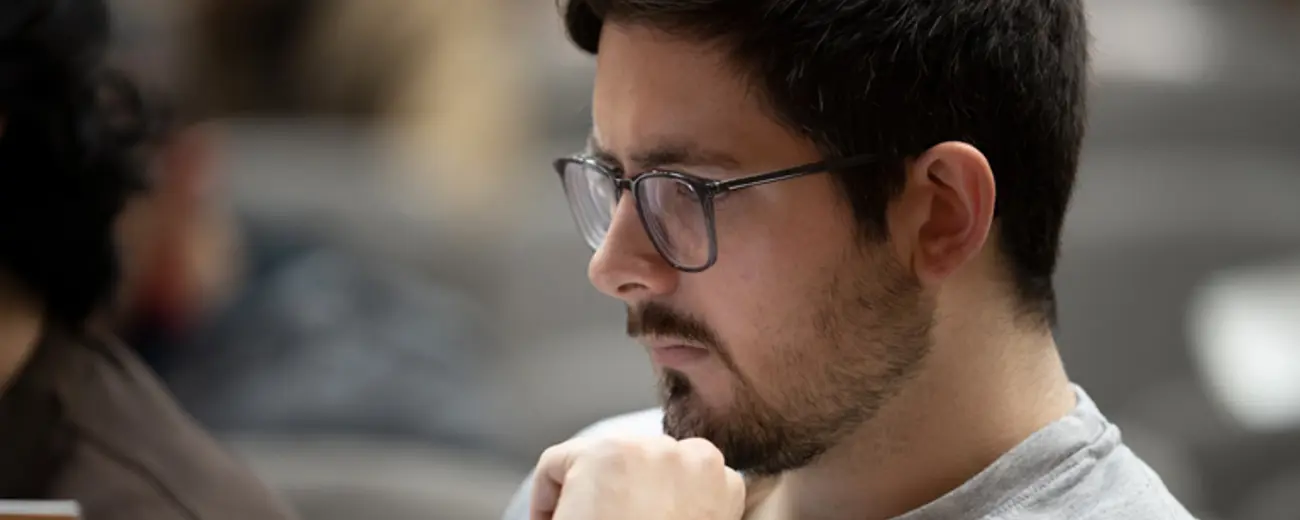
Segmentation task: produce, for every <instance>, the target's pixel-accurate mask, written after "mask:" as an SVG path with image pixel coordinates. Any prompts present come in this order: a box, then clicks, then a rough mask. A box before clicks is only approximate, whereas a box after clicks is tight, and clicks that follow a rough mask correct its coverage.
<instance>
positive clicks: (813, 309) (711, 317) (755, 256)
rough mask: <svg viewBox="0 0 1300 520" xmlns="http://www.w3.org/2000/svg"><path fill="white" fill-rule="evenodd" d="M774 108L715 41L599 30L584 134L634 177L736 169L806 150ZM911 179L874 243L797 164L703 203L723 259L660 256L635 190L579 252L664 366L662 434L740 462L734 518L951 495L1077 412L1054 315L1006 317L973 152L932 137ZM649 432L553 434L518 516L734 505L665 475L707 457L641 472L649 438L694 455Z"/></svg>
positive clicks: (980, 166)
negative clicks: (741, 509)
mask: <svg viewBox="0 0 1300 520" xmlns="http://www.w3.org/2000/svg"><path fill="white" fill-rule="evenodd" d="M669 72H671V73H669ZM769 114H770V111H769V110H767V109H766V107H764V106H763V104H762V102H761V100H760V99H758V98H756V97H755V96H754V89H753V88H751V86H750V85H748V84H747V83H746V82H745V80H744V78H743V77H742V76H740V75H738V74H737V73H736V72H735V68H734V67H731V66H730V65H729V63H728V62H727V61H726V56H725V54H724V53H723V52H722V50H721V49H719V48H716V47H714V46H710V45H707V44H702V43H699V42H696V41H691V40H688V39H682V38H680V37H676V36H670V35H667V34H665V33H662V32H659V31H657V30H655V29H653V28H648V27H642V26H630V25H620V24H616V23H607V24H606V26H605V28H604V30H603V32H602V36H601V42H600V53H599V55H598V57H597V75H596V83H595V88H594V92H593V135H592V141H593V145H594V148H596V149H597V150H595V151H598V152H600V154H601V155H604V156H607V158H609V159H612V160H614V161H616V162H617V163H618V166H620V167H621V168H622V169H623V170H624V171H626V172H631V175H635V172H642V171H645V170H647V169H651V168H666V169H672V170H676V171H683V172H688V173H691V174H695V175H699V176H704V177H709V178H733V177H740V176H745V175H752V174H756V173H763V172H767V171H772V170H777V169H781V168H786V167H790V166H794V165H800V164H806V163H812V162H816V161H818V160H820V159H822V157H821V156H820V155H819V154H818V152H817V150H816V148H815V146H814V144H813V143H812V142H810V141H808V140H807V139H804V138H803V137H801V136H799V135H797V134H795V133H793V132H791V131H790V130H789V129H787V128H785V127H784V126H782V125H781V124H779V123H778V122H776V121H775V120H773V119H772V118H771V117H770V116H769ZM906 175H907V179H906V185H905V187H904V190H903V192H902V193H901V194H900V195H898V196H897V197H895V199H894V200H892V201H891V202H890V204H889V207H888V209H887V216H888V231H889V236H888V239H887V240H870V239H867V238H865V237H863V235H862V233H861V231H860V228H859V227H857V226H856V225H855V223H854V221H853V217H852V214H851V212H850V208H849V207H848V204H847V201H846V200H845V198H844V196H843V195H842V194H841V193H840V192H839V186H838V185H837V184H836V183H835V182H834V179H833V178H832V177H831V176H829V175H811V176H806V177H801V178H798V179H794V180H789V181H784V182H780V183H774V184H769V185H764V186H759V187H755V188H751V189H747V190H744V191H741V192H736V193H733V194H730V195H728V196H727V198H725V199H723V200H720V201H719V203H718V208H717V233H718V261H717V263H716V264H715V265H714V266H712V267H711V268H710V269H708V270H706V271H703V272H701V273H694V274H687V273H682V272H680V271H677V270H675V269H673V268H672V267H671V266H670V265H669V264H668V263H667V262H665V261H664V259H663V258H661V257H660V256H659V254H658V253H657V252H656V250H655V248H654V246H653V244H652V243H651V241H650V240H649V237H648V236H647V235H646V233H645V231H644V229H643V227H642V225H641V222H640V221H639V219H638V216H637V213H636V209H635V206H634V204H633V203H632V200H631V198H630V197H624V198H623V199H622V202H621V203H620V204H619V205H618V206H617V207H616V209H615V214H614V219H613V224H612V226H611V229H610V231H609V234H608V237H607V238H606V241H605V243H604V244H603V245H602V246H601V248H600V249H599V250H598V251H597V252H596V254H595V255H594V257H593V258H592V261H591V265H590V268H589V276H590V278H591V281H592V283H593V284H594V285H595V286H596V287H597V288H598V289H600V290H601V291H602V292H604V293H605V294H608V295H609V296H611V297H614V298H617V299H619V300H621V301H623V302H624V303H625V304H626V305H627V306H628V308H629V319H630V320H631V321H632V323H631V324H630V325H629V329H630V330H631V332H634V333H637V334H636V335H637V336H638V339H639V340H641V341H642V343H643V344H645V346H646V347H647V350H648V351H649V353H650V356H651V359H652V360H653V361H654V365H655V370H656V371H657V372H658V373H659V374H660V375H661V379H662V381H663V382H664V389H663V390H664V398H665V403H664V405H665V415H666V420H665V428H666V430H667V433H669V434H670V435H672V436H673V437H677V438H691V437H702V438H704V439H706V440H708V441H710V443H711V444H713V445H714V446H716V447H717V449H718V450H719V452H720V453H721V454H722V455H724V457H725V459H726V462H727V463H728V465H730V466H732V467H733V468H736V469H741V470H745V471H746V475H747V477H750V482H749V483H750V488H749V494H748V497H747V499H746V503H747V504H748V507H747V512H746V513H745V514H746V515H747V517H748V518H752V519H760V520H767V519H786V518H800V519H826V520H835V519H839V518H844V519H849V518H852V519H856V520H862V519H874V518H880V519H884V518H891V517H894V516H897V515H899V514H902V513H905V512H907V511H910V510H912V509H915V508H917V507H920V506H922V505H924V504H926V503H928V502H930V501H932V500H934V499H936V498H938V497H940V496H942V495H943V494H944V493H946V492H948V491H950V490H952V489H954V488H956V487H957V486H959V485H960V484H961V483H962V482H965V481H966V480H968V479H969V478H971V477H972V476H974V475H975V474H976V473H978V472H979V471H980V470H981V469H983V468H985V467H987V466H988V465H989V464H990V463H992V462H993V461H994V460H996V459H997V458H998V457H999V456H1001V455H1002V454H1003V453H1005V452H1007V451H1008V450H1010V449H1011V448H1012V447H1014V446H1015V445H1016V444H1018V443H1019V442H1020V441H1022V440H1024V439H1025V438H1026V437H1028V436H1029V435H1030V434H1031V433H1033V432H1034V431H1037V430H1039V429H1041V428H1042V427H1044V426H1045V425H1047V424H1049V423H1050V422H1052V421H1054V420H1056V419H1058V418H1060V417H1062V416H1064V415H1065V414H1067V413H1068V412H1069V410H1070V409H1071V408H1072V407H1073V406H1074V395H1073V392H1072V390H1071V388H1070V386H1069V382H1068V378H1067V377H1066V374H1065V372H1064V369H1063V367H1062V366H1061V362H1060V359H1059V356H1058V354H1057V351H1056V347H1055V344H1054V342H1053V340H1052V336H1051V333H1050V330H1047V329H1046V328H1044V327H1040V326H1035V325H1031V324H1028V323H1027V322H1028V321H1030V320H1024V319H1022V318H1021V317H1020V316H1018V315H1017V314H1016V312H1015V311H1014V305H1013V300H1012V299H1011V297H1010V286H1009V282H1008V276H1007V275H1006V270H1005V268H1004V267H1003V266H1004V263H1003V261H1002V259H1001V258H1000V257H999V254H998V252H997V248H996V246H995V243H996V240H995V238H996V232H997V230H996V225H995V223H994V221H993V207H994V201H995V199H996V186H995V183H994V180H993V173H992V171H991V169H990V166H989V164H988V161H987V160H985V158H984V156H983V155H982V154H981V153H980V152H979V150H977V149H975V148H974V147H972V146H970V145H968V144H965V143H957V142H949V143H941V144H938V145H936V146H934V147H933V148H931V149H929V150H926V151H924V152H923V153H920V154H918V155H917V156H916V157H914V158H912V159H911V160H909V161H908V164H907V168H906ZM669 346H679V347H680V346H685V347H687V348H694V349H697V350H695V351H694V352H693V354H695V355H693V356H688V357H687V358H686V359H685V360H683V359H682V358H681V357H676V358H674V357H672V356H666V355H663V354H664V353H665V352H667V351H665V350H662V348H663V347H669ZM679 352H680V351H679ZM663 442H665V441H663V440H661V439H658V440H627V439H622V440H619V439H615V440H611V441H606V442H604V443H602V442H590V441H583V442H571V443H566V444H564V445H560V446H559V447H557V448H556V449H557V450H559V451H561V452H562V453H564V454H565V455H564V456H563V457H556V456H552V457H550V458H548V457H543V459H542V461H541V463H540V464H539V472H538V474H539V475H542V477H543V478H541V479H539V480H541V481H542V483H541V484H540V485H539V486H538V487H539V490H542V489H546V490H551V491H552V492H553V493H554V495H556V496H558V498H554V499H550V500H547V501H544V502H545V503H547V504H549V505H550V507H549V508H543V509H541V510H539V509H535V511H534V512H535V518H556V519H561V518H562V519H565V520H578V519H583V520H585V519H595V518H600V516H599V515H597V514H596V511H623V512H624V513H623V514H622V515H621V516H620V517H622V518H637V519H651V518H655V519H658V518H663V519H669V518H680V517H677V516H671V515H670V514H668V513H667V512H665V511H664V508H638V507H633V506H634V504H636V503H651V502H642V501H644V500H651V499H650V498H647V497H652V498H653V499H654V500H659V501H660V503H668V502H671V503H678V502H679V501H683V500H687V499H689V500H697V501H699V502H698V504H697V505H698V506H699V507H698V508H695V509H690V508H688V509H689V510H693V511H715V510H716V511H722V510H725V509H726V508H723V507H716V504H715V503H713V502H710V500H720V501H728V500H735V497H734V496H733V495H730V494H726V493H719V494H718V495H717V498H713V499H711V498H709V496H696V495H691V496H689V497H687V496H685V495H682V491H681V490H680V489H675V488H672V487H671V485H672V484H671V483H672V482H674V481H678V480H680V481H689V482H703V481H708V479H709V478H710V477H707V475H715V476H714V477H712V478H714V481H713V482H714V484H713V485H715V486H720V484H717V481H719V479H721V480H725V479H727V478H733V477H730V476H726V475H730V474H729V473H727V472H725V471H721V470H719V469H718V468H715V467H712V466H709V465H707V464H699V463H677V464H675V465H672V464H669V466H671V467H672V468H673V469H672V470H664V469H662V468H663V467H664V465H663V464H660V465H657V466H654V467H655V468H658V469H656V470H655V471H654V472H650V471H647V474H652V475H653V476H654V478H649V477H646V478H640V479H638V478H637V475H636V472H635V471H626V468H628V467H633V468H639V467H642V465H639V463H636V461H641V460H643V459H645V458H646V457H647V455H646V453H647V451H648V452H649V453H661V452H663V451H668V452H670V453H675V451H674V450H677V451H685V450H688V449H698V447H697V446H694V443H695V441H690V444H691V446H688V447H675V448H673V447H670V448H664V447H663V446H662V443H663ZM646 443H660V444H656V445H655V446H656V447H654V448H647V447H646V446H647V444H646ZM677 444H678V445H682V444H688V443H687V442H679V443H677ZM692 446H694V447H692ZM611 453H613V454H611ZM584 457H591V458H592V460H600V461H603V462H601V463H599V464H597V463H585V464H584V463H583V462H582V461H584V460H586V459H585V458H584ZM674 457H676V459H674ZM650 458H651V459H653V460H656V461H661V460H665V459H667V460H677V459H686V460H697V461H698V458H692V457H686V456H681V455H671V456H670V455H662V454H660V455H654V456H652V457H650ZM611 460H613V461H614V462H610V461H611ZM629 461H632V462H629ZM573 468H603V469H604V471H608V472H609V473H602V472H601V471H597V470H592V469H587V470H585V471H569V470H571V469H573ZM618 468H623V469H624V470H625V471H621V472H619V471H616V469H618ZM672 471H676V473H675V475H677V476H676V477H674V478H665V477H664V476H663V475H664V473H665V472H672ZM615 474H617V475H618V478H613V477H611V478H610V479H609V482H611V483H613V484H609V485H607V487H606V488H604V491H605V492H604V493H603V494H602V493H599V492H591V491H586V492H584V494H583V497H584V498H583V499H581V502H582V503H583V504H586V505H587V507H574V508H573V509H570V510H566V509H565V508H564V507H563V506H561V507H560V508H559V509H560V510H562V511H566V512H565V514H564V515H560V514H555V510H556V508H555V507H554V506H555V503H556V502H558V503H559V504H563V503H564V502H565V493H561V492H560V490H563V489H569V488H570V486H572V488H573V489H583V490H591V489H599V488H600V484H599V481H600V479H601V477H602V476H609V475H615ZM593 482H595V483H594V484H593ZM619 484H621V485H626V486H629V487H624V488H622V489H632V490H635V491H617V489H618V488H616V487H614V486H615V485H619ZM699 485H701V486H702V485H703V484H699ZM539 493H542V491H539ZM575 501H577V499H575ZM706 505H707V506H709V507H705V506H706ZM536 507H538V503H535V508H536ZM739 517H740V516H739V515H738V514H737V515H732V516H728V515H727V514H724V513H718V514H717V515H715V516H691V518H728V519H732V518H739Z"/></svg>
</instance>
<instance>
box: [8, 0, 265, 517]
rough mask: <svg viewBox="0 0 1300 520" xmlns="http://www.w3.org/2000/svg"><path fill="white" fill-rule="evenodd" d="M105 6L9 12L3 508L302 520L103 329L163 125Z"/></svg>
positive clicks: (43, 5) (50, 0)
mask: <svg viewBox="0 0 1300 520" xmlns="http://www.w3.org/2000/svg"><path fill="white" fill-rule="evenodd" d="M107 33H108V13H107V9H106V8H105V5H104V3H103V1H102V0H6V2H4V4H3V6H0V171H3V172H4V173H3V175H0V219H2V220H3V221H4V222H5V224H4V226H3V231H0V273H2V274H0V381H2V382H3V387H2V388H3V394H0V498H4V499H73V500H76V501H78V502H79V503H80V506H81V510H82V514H83V515H84V516H85V517H86V518H90V519H94V520H113V519H121V520H127V519H131V520H136V519H144V520H150V519H181V518H188V519H193V518H201V519H227V518H241V519H281V518H290V517H291V514H290V513H289V512H288V511H287V510H286V509H285V508H284V507H283V506H282V505H281V504H280V503H279V502H278V500H277V499H276V498H275V497H273V496H272V495H271V493H270V492H268V490H267V489H265V488H264V487H263V486H262V485H261V484H260V483H259V482H258V481H257V479H256V478H255V477H254V476H253V475H252V474H251V473H250V472H249V471H247V470H246V469H245V468H244V467H242V466H241V465H240V464H239V463H237V462H236V461H235V460H233V459H232V458H231V457H229V456H227V455H226V454H225V453H224V452H223V451H222V450H221V448H220V447H219V446H218V445H217V443H216V442H215V441H213V440H212V439H211V438H209V437H208V436H207V435H206V434H205V433H204V432H203V431H202V430H201V429H199V428H198V427H197V426H196V425H195V424H194V423H193V421H191V420H190V418H189V417H188V416H186V415H185V414H184V413H183V412H181V411H180V410H179V409H178V408H177V407H176V405H175V403H174V402H173V401H172V399H171V397H170V396H169V395H168V394H167V392H166V391H165V390H164V389H163V388H162V386H161V385H160V384H159V383H158V381H157V380H156V379H155V377H154V376H153V374H152V373H151V372H150V371H149V370H148V369H147V368H146V367H145V366H144V365H143V364H141V363H140V362H139V360H138V359H137V358H136V357H135V355H134V354H133V353H132V351H131V350H130V349H128V348H127V347H125V346H123V345H121V344H119V343H117V342H116V341H115V340H114V339H112V338H111V337H110V336H108V335H106V334H104V333H103V332H102V330H101V327H99V326H97V325H96V323H97V318H96V316H98V315H99V314H100V312H101V311H102V310H103V309H104V308H105V307H106V306H107V305H108V304H109V300H110V299H111V298H112V294H113V292H114V289H115V285H116V282H117V264H118V259H117V256H116V251H115V243H114V239H113V237H114V225H115V216H116V215H117V214H118V213H119V211H121V209H122V208H123V206H124V204H125V203H126V202H127V200H128V199H129V198H130V197H131V196H132V195H133V194H134V193H136V192H137V191H139V190H140V189H141V188H142V187H143V184H144V183H143V174H142V173H143V167H142V163H143V161H142V160H141V159H142V157H141V154H142V153H143V147H142V146H140V145H142V144H143V143H144V141H145V140H146V138H147V137H148V135H149V133H150V126H151V124H150V123H151V118H150V117H149V115H148V114H147V111H146V110H145V109H144V106H143V103H142V102H141V100H140V99H139V97H138V96H137V95H136V92H135V91H134V89H133V87H132V86H131V85H130V84H129V83H128V82H127V81H126V80H124V79H123V78H122V77H120V76H118V75H115V74H113V73H111V72H110V71H109V70H108V69H107V68H106V67H105V66H104V63H103V61H104V50H105V46H106V42H107V37H108V34H107Z"/></svg>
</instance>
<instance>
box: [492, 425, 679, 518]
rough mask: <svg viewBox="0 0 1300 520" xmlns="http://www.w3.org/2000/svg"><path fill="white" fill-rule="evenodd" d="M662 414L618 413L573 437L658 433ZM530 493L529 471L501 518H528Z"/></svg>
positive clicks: (661, 426) (661, 429)
mask: <svg viewBox="0 0 1300 520" xmlns="http://www.w3.org/2000/svg"><path fill="white" fill-rule="evenodd" d="M663 416H664V415H663V411H662V410H660V409H658V408H652V409H649V410H642V411H639V412H633V413H629V414H624V415H619V416H616V417H611V418H609V419H605V420H602V421H600V422H597V423H595V424H592V425H591V426H588V427H586V428H583V429H582V430H581V431H579V432H578V433H577V434H576V435H574V436H573V438H575V439H577V438H600V437H616V436H625V435H626V436H637V435H660V434H663V431H664V430H663ZM532 493H533V475H532V474H531V473H530V474H529V475H528V477H527V478H525V479H524V483H523V485H521V486H520V487H519V491H517V492H515V496H514V498H512V499H511V500H510V504H509V505H508V506H506V510H505V513H504V514H503V515H502V516H501V518H502V520H529V515H528V501H529V500H530V498H531V497H532Z"/></svg>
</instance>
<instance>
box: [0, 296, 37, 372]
mask: <svg viewBox="0 0 1300 520" xmlns="http://www.w3.org/2000/svg"><path fill="white" fill-rule="evenodd" d="M43 322H44V313H43V312H42V307H41V305H40V302H39V301H38V300H37V299H35V298H32V297H31V296H30V294H29V293H27V292H26V291H23V290H21V289H20V288H19V287H18V284H17V283H15V282H13V281H12V280H10V279H8V278H7V277H0V395H3V392H4V390H5V389H6V388H8V386H9V383H10V382H11V381H12V380H13V379H14V377H15V376H16V375H17V374H18V372H19V371H20V370H22V368H23V365H25V364H26V363H27V359H28V358H30V357H31V355H32V352H34V351H35V350H36V344H37V342H39V341H40V338H41V329H42V323H43Z"/></svg>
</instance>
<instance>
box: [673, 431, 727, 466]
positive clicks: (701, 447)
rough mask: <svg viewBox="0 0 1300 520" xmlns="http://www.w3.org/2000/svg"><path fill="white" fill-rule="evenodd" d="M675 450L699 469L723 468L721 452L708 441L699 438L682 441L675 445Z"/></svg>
mask: <svg viewBox="0 0 1300 520" xmlns="http://www.w3.org/2000/svg"><path fill="white" fill-rule="evenodd" d="M677 448H678V449H679V450H681V453H682V455H683V456H684V457H685V458H687V459H688V460H690V461H691V462H693V463H694V464H698V465H699V467H710V466H716V467H719V468H721V467H723V462H724V461H723V457H722V451H720V450H718V447H717V446H714V445H713V443H712V442H709V441H708V440H705V439H701V438H699V437H692V438H689V439H684V440H682V441H681V442H678V443H677Z"/></svg>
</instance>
